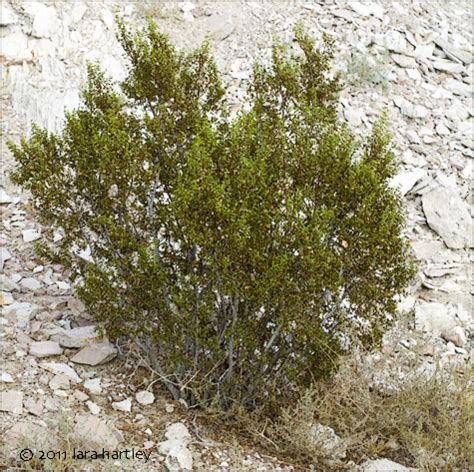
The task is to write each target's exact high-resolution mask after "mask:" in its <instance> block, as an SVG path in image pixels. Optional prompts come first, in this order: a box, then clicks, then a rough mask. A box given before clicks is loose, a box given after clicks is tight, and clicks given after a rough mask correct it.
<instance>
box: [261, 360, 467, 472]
mask: <svg viewBox="0 0 474 472" xmlns="http://www.w3.org/2000/svg"><path fill="white" fill-rule="evenodd" d="M386 375H387V378H388V379H389V380H390V381H391V382H392V383H393V384H396V385H397V389H395V390H392V391H391V392H390V393H389V392H384V391H381V390H380V389H377V388H374V387H373V385H372V384H371V381H370V376H369V375H367V372H365V371H364V368H361V366H360V361H359V360H357V359H355V358H348V359H347V360H346V362H344V365H343V367H342V368H341V370H340V372H339V373H338V375H337V376H336V377H335V378H333V379H331V380H330V381H329V382H324V383H320V384H318V385H314V386H313V387H311V388H307V389H302V390H301V391H300V397H299V399H298V401H296V402H295V403H294V405H292V406H291V407H288V408H285V409H284V410H283V411H282V412H281V415H280V416H279V417H278V419H276V420H275V422H274V423H273V425H272V427H270V428H267V434H268V436H269V437H270V438H271V439H272V441H273V442H274V443H275V444H276V445H277V447H278V450H279V451H281V452H284V453H286V454H288V455H290V456H291V457H293V458H299V459H300V460H305V461H307V462H309V463H313V464H318V465H321V464H324V463H325V464H326V465H328V464H331V463H332V464H331V465H332V466H334V461H333V459H334V458H333V457H330V456H328V455H327V452H326V454H325V451H324V450H321V447H320V446H319V444H318V443H317V442H316V441H314V440H313V441H311V440H310V438H308V425H314V424H318V423H321V424H323V425H326V426H329V427H331V428H333V429H334V430H335V432H336V433H337V434H338V436H339V437H340V438H341V442H342V443H343V444H345V446H346V458H345V461H346V462H347V461H348V460H349V459H350V460H352V461H355V462H356V463H361V462H363V461H365V460H367V459H374V458H379V457H386V458H389V459H392V460H395V461H396V462H400V463H402V464H404V465H406V466H410V467H419V468H420V469H421V470H427V471H438V470H461V469H462V470H468V469H470V468H472V463H473V460H474V449H473V447H472V435H473V428H472V424H473V413H472V412H473V408H472V406H473V405H472V403H473V402H472V399H473V391H472V381H471V380H470V379H472V368H471V367H469V366H463V368H462V369H460V370H458V371H449V370H448V371H446V370H445V371H442V370H436V371H435V372H434V373H433V374H431V375H430V376H426V374H418V375H415V376H413V377H412V378H411V379H409V380H404V381H401V380H400V379H399V372H398V371H397V369H394V370H393V371H389V372H386ZM344 468H345V466H344V463H342V462H341V463H340V464H338V467H336V469H335V470H340V469H344ZM329 470H331V469H330V468H329Z"/></svg>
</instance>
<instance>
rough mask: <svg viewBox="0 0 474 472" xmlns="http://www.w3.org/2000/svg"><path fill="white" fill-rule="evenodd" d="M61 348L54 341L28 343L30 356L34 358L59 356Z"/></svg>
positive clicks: (61, 351)
mask: <svg viewBox="0 0 474 472" xmlns="http://www.w3.org/2000/svg"><path fill="white" fill-rule="evenodd" d="M62 353H63V350H62V348H61V347H60V346H59V344H58V343H57V342H54V341H37V342H32V343H30V354H31V355H32V356H35V357H49V356H60V355H61V354H62Z"/></svg>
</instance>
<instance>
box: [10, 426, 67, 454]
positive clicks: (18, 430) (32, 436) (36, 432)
mask: <svg viewBox="0 0 474 472" xmlns="http://www.w3.org/2000/svg"><path fill="white" fill-rule="evenodd" d="M3 439H4V440H5V443H6V444H8V445H10V446H12V447H14V448H15V447H18V446H20V445H21V444H22V443H23V444H24V443H25V441H28V442H29V443H30V444H35V447H38V448H42V449H45V450H48V449H51V448H53V447H54V445H55V444H58V438H57V436H56V435H55V434H54V433H53V432H52V431H49V430H48V429H47V428H46V427H44V426H39V425H38V424H35V423H33V422H30V421H22V422H19V423H15V424H14V425H13V426H12V427H11V428H10V429H9V430H8V431H7V432H6V433H5V436H4V437H3Z"/></svg>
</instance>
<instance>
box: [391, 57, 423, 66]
mask: <svg viewBox="0 0 474 472" xmlns="http://www.w3.org/2000/svg"><path fill="white" fill-rule="evenodd" d="M392 59H393V61H394V62H395V64H397V65H399V66H400V67H403V68H405V69H416V67H417V63H416V61H415V59H413V57H410V56H405V55H403V54H392Z"/></svg>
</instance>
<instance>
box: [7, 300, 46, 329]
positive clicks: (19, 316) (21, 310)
mask: <svg viewBox="0 0 474 472" xmlns="http://www.w3.org/2000/svg"><path fill="white" fill-rule="evenodd" d="M43 310H44V308H42V307H40V306H39V305H34V304H32V303H28V302H13V303H12V304H11V305H8V306H7V307H5V308H3V315H4V316H6V317H9V315H10V316H12V315H14V316H15V318H16V321H15V325H16V326H17V327H18V328H20V329H26V327H27V325H28V323H29V322H30V320H31V318H32V317H33V316H34V315H36V314H37V313H40V312H41V311H43Z"/></svg>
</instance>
